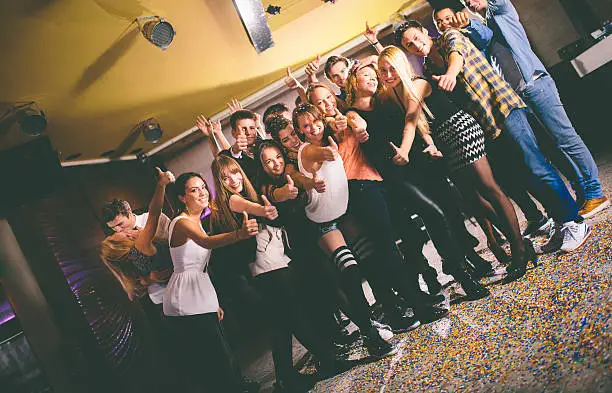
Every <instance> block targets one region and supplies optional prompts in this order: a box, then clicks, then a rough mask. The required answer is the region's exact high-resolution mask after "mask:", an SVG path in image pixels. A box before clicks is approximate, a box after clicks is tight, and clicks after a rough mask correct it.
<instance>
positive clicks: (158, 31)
mask: <svg viewBox="0 0 612 393" xmlns="http://www.w3.org/2000/svg"><path fill="white" fill-rule="evenodd" d="M136 22H137V23H138V26H139V28H140V31H141V32H142V35H143V36H144V37H145V38H146V39H147V40H149V41H150V42H151V43H152V44H153V45H155V46H157V47H158V48H161V49H162V50H166V49H167V48H168V47H169V46H170V44H171V43H172V40H173V39H174V35H175V34H176V31H174V27H172V25H171V24H170V23H169V22H168V21H166V20H165V19H164V18H162V17H160V16H157V15H155V16H143V17H140V18H136Z"/></svg>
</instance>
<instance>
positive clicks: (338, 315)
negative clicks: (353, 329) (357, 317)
mask: <svg viewBox="0 0 612 393" xmlns="http://www.w3.org/2000/svg"><path fill="white" fill-rule="evenodd" d="M334 318H335V319H336V323H337V324H338V325H339V326H340V327H343V328H345V327H347V326H348V325H349V324H350V323H351V320H350V319H348V318H347V317H346V316H345V315H344V314H342V311H340V310H337V311H336V312H335V313H334Z"/></svg>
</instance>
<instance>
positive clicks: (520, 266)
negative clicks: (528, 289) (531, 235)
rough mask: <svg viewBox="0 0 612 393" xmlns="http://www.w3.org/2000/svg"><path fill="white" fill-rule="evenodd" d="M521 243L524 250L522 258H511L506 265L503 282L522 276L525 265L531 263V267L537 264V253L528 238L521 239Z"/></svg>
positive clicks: (525, 271) (525, 270)
mask: <svg viewBox="0 0 612 393" xmlns="http://www.w3.org/2000/svg"><path fill="white" fill-rule="evenodd" d="M523 245H524V246H525V251H524V252H523V259H522V260H520V259H518V260H517V259H512V261H511V262H510V264H509V265H508V266H507V267H506V273H507V274H506V279H505V280H504V281H505V282H507V283H508V282H512V281H515V280H518V279H519V278H521V277H523V276H524V275H525V273H527V266H528V265H529V263H531V264H533V267H534V268H535V267H537V266H538V255H537V253H536V251H535V249H534V248H533V244H532V243H531V240H529V239H523Z"/></svg>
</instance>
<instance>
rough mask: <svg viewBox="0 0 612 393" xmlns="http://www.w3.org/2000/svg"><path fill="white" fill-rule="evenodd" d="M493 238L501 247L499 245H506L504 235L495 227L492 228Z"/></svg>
mask: <svg viewBox="0 0 612 393" xmlns="http://www.w3.org/2000/svg"><path fill="white" fill-rule="evenodd" d="M493 237H494V238H495V241H496V242H497V244H500V245H501V244H504V243H506V239H505V238H504V235H503V234H502V233H501V232H500V231H499V229H497V228H496V227H495V226H494V227H493Z"/></svg>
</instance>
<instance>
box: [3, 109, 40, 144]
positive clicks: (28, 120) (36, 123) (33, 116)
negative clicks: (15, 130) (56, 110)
mask: <svg viewBox="0 0 612 393" xmlns="http://www.w3.org/2000/svg"><path fill="white" fill-rule="evenodd" d="M5 121H6V122H7V124H8V125H7V127H10V125H12V124H13V123H14V122H17V123H18V124H19V130H20V131H21V132H22V133H24V134H26V135H29V136H39V135H42V134H43V133H44V132H45V130H46V129H47V116H46V115H45V112H44V111H43V110H42V109H40V108H39V107H38V105H37V104H36V102H35V101H30V102H26V103H22V104H17V105H15V106H13V107H12V108H11V109H9V110H8V111H6V112H5V113H4V115H2V117H0V124H2V123H4V122H5Z"/></svg>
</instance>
